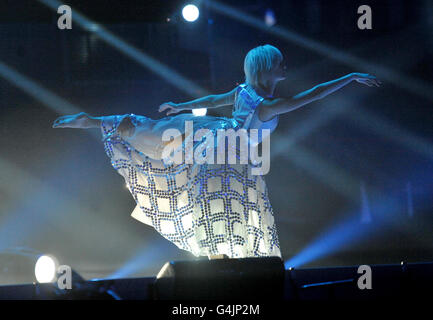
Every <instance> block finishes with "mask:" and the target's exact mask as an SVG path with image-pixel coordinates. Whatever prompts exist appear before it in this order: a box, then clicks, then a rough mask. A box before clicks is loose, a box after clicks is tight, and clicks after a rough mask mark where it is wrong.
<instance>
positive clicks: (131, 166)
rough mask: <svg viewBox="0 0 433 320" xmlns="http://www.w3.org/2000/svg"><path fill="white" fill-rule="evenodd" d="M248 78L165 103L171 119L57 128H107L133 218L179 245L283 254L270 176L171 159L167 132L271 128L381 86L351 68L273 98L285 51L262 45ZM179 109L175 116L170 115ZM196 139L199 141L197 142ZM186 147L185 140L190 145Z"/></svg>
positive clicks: (94, 120) (59, 122) (83, 116)
mask: <svg viewBox="0 0 433 320" xmlns="http://www.w3.org/2000/svg"><path fill="white" fill-rule="evenodd" d="M244 72H245V82H244V83H242V84H240V85H239V86H237V87H235V88H234V89H233V90H231V91H229V92H227V93H223V94H215V95H209V96H206V97H202V98H199V99H196V100H193V101H189V102H184V103H173V102H166V103H163V104H162V105H161V106H160V107H159V111H160V112H166V114H167V117H164V118H162V119H159V120H153V119H150V118H148V117H145V116H141V115H134V114H124V115H112V116H101V117H94V116H90V115H88V114H87V113H84V112H81V113H79V114H76V115H68V116H62V117H59V118H58V119H56V120H55V121H54V124H53V127H54V128H100V129H101V132H102V141H103V142H104V148H105V152H106V153H107V155H108V156H109V157H110V159H111V164H112V166H113V167H114V169H116V170H117V172H118V173H119V174H121V175H122V176H123V177H124V179H125V182H126V184H127V186H128V188H129V190H130V192H131V194H132V196H133V197H134V200H135V201H136V204H137V205H136V207H135V209H134V211H133V212H132V216H133V217H134V218H136V219H137V220H139V221H141V222H143V223H145V224H148V225H150V226H152V227H154V228H155V229H156V230H157V231H158V232H159V233H160V234H161V235H162V236H164V237H165V238H166V239H168V240H169V241H171V242H173V243H174V244H176V246H178V247H179V248H180V249H183V250H187V251H189V252H191V253H192V254H194V255H195V256H208V257H209V258H210V259H211V258H220V257H229V258H243V257H265V256H279V257H281V251H280V245H279V240H278V235H277V228H276V226H275V221H274V215H273V211H272V207H271V204H270V202H269V197H268V190H267V187H266V184H265V180H264V177H263V175H252V174H251V170H250V168H251V166H252V164H251V163H248V164H228V163H225V164H208V163H204V164H200V165H197V163H194V164H189V163H186V161H185V159H184V161H183V163H180V164H176V163H172V164H166V162H164V161H163V149H164V147H166V146H167V143H166V142H164V141H162V135H163V133H164V132H165V130H167V129H177V130H179V131H180V132H181V133H182V134H183V139H184V140H183V143H184V142H185V141H186V140H187V139H188V138H191V137H189V136H187V135H186V131H185V122H186V121H192V123H193V125H194V131H195V132H196V130H199V129H203V128H206V129H209V130H212V132H216V130H218V129H230V128H231V129H234V130H238V129H240V128H244V129H251V128H256V129H264V128H267V129H270V131H271V132H272V131H273V130H275V128H276V127H277V124H278V120H279V115H281V114H284V113H287V112H290V111H293V110H295V109H298V108H299V107H301V106H304V105H307V104H309V103H311V102H313V101H316V100H318V99H321V98H323V97H325V96H327V95H328V94H330V93H332V92H334V91H336V90H338V89H340V88H342V87H343V86H345V85H347V84H348V83H350V82H352V81H357V82H359V83H362V84H365V85H368V86H373V85H376V86H379V84H380V81H378V80H377V79H376V78H375V77H374V76H371V75H369V74H362V73H351V74H348V75H346V76H343V77H341V78H339V79H336V80H333V81H329V82H326V83H322V84H319V85H317V86H315V87H313V88H312V89H310V90H307V91H305V92H302V93H300V94H298V95H296V96H294V97H292V98H276V97H274V96H273V94H274V90H275V86H276V85H277V83H278V82H279V81H281V80H283V79H285V72H286V67H285V65H284V60H283V56H282V54H281V52H280V51H279V50H278V49H277V48H276V47H274V46H271V45H268V44H267V45H264V46H259V47H256V48H254V49H252V50H251V51H249V52H248V54H247V55H246V57H245V60H244ZM229 105H233V113H232V116H233V117H232V118H225V117H212V116H194V115H193V114H191V113H183V114H177V113H179V112H180V111H184V110H192V109H196V108H215V107H221V106H229ZM173 114H177V115H175V116H169V115H173ZM195 143H196V142H195ZM183 145H184V144H183Z"/></svg>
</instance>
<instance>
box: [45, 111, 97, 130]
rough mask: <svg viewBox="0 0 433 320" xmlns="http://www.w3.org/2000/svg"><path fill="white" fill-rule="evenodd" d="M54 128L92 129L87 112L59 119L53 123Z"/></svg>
mask: <svg viewBox="0 0 433 320" xmlns="http://www.w3.org/2000/svg"><path fill="white" fill-rule="evenodd" d="M53 128H81V129H87V128H91V126H90V121H89V115H88V114H87V113H85V112H80V113H77V114H73V115H67V116H61V117H58V118H57V119H56V120H55V121H54V122H53Z"/></svg>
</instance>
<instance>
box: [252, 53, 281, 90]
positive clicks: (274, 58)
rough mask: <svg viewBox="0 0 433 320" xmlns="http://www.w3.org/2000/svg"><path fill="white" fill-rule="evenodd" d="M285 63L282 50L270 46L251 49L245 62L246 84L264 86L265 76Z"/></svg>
mask: <svg viewBox="0 0 433 320" xmlns="http://www.w3.org/2000/svg"><path fill="white" fill-rule="evenodd" d="M281 61H283V55H282V54H281V52H280V50H278V49H277V48H276V47H274V46H271V45H270V44H265V45H264V46H258V47H256V48H254V49H251V50H250V51H249V52H248V53H247V55H246V56H245V60H244V72H245V82H247V83H248V84H251V85H253V86H260V85H261V84H263V74H264V73H266V72H269V71H271V70H272V69H273V68H275V67H276V66H277V65H278V64H279V63H281Z"/></svg>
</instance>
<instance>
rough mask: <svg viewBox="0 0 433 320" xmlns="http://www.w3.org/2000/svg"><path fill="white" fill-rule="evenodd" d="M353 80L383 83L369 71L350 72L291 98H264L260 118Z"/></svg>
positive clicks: (309, 100) (266, 118) (299, 103)
mask: <svg viewBox="0 0 433 320" xmlns="http://www.w3.org/2000/svg"><path fill="white" fill-rule="evenodd" d="M353 80H355V81H357V82H359V83H362V84H365V85H368V86H369V87H371V86H374V85H375V86H379V84H380V83H381V82H380V81H379V80H377V79H376V77H375V76H372V75H369V74H367V73H350V74H348V75H346V76H344V77H341V78H338V79H335V80H332V81H329V82H324V83H321V84H319V85H317V86H315V87H313V88H311V89H309V90H307V91H304V92H301V93H299V94H297V95H296V96H294V97H292V98H289V99H287V98H277V99H273V100H263V102H262V103H261V108H260V110H259V118H260V120H262V121H268V120H271V119H272V118H273V117H275V116H276V115H278V114H282V113H286V112H290V111H293V110H296V109H298V108H300V107H302V106H304V105H306V104H309V103H311V102H313V101H316V100H319V99H322V98H324V97H326V96H327V95H329V94H331V93H332V92H335V91H337V90H338V89H341V88H342V87H344V86H345V85H347V84H348V83H350V82H352V81H353Z"/></svg>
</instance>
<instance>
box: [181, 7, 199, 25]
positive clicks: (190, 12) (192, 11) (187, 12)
mask: <svg viewBox="0 0 433 320" xmlns="http://www.w3.org/2000/svg"><path fill="white" fill-rule="evenodd" d="M182 16H183V18H184V19H185V20H186V21H188V22H193V21H195V20H197V19H198V16H199V10H198V8H197V7H196V6H195V5H193V4H188V5H186V6H185V7H183V9H182Z"/></svg>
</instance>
